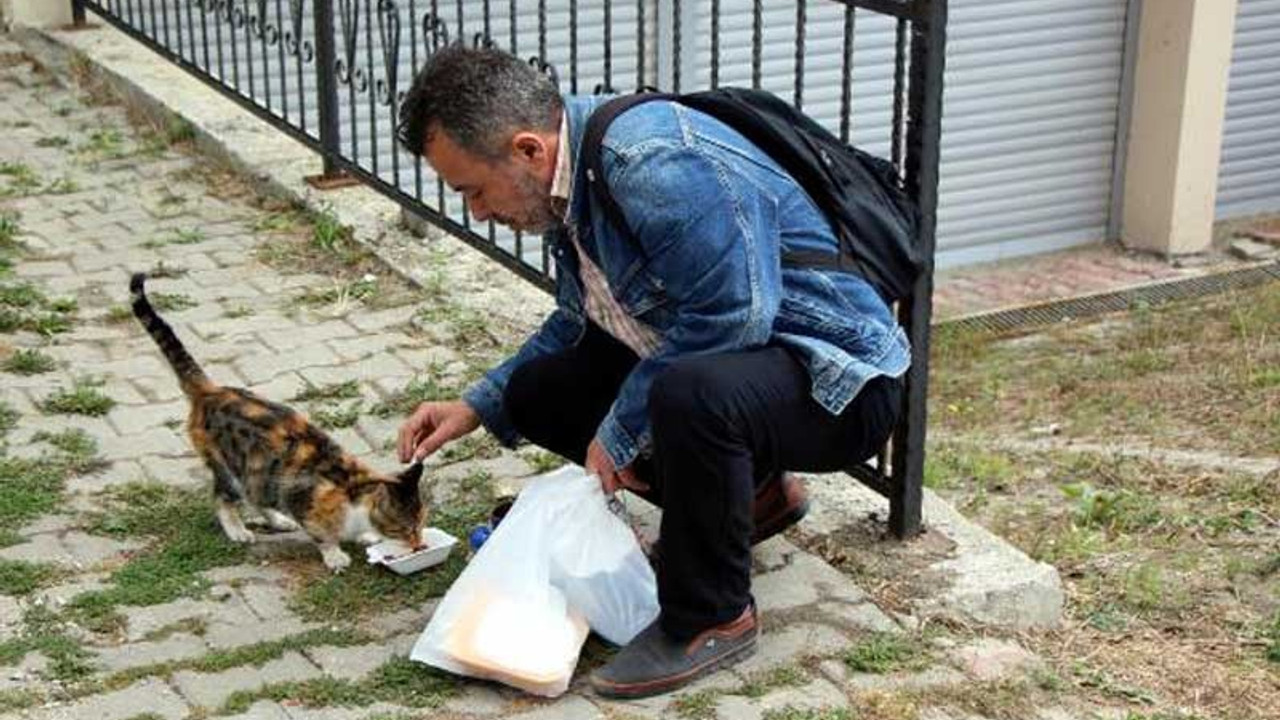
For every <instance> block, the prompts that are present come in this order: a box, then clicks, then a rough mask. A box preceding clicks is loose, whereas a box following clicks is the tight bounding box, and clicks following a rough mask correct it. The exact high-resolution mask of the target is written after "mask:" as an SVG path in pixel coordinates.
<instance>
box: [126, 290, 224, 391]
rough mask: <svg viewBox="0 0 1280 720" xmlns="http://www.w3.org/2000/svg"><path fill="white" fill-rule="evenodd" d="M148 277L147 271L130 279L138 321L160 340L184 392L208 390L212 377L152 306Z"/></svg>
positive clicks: (161, 349)
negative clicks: (148, 293)
mask: <svg viewBox="0 0 1280 720" xmlns="http://www.w3.org/2000/svg"><path fill="white" fill-rule="evenodd" d="M146 281H147V276H146V275H145V274H144V273H134V275H133V277H132V278H130V280H129V292H130V293H132V294H133V316H134V317H136V318H138V322H140V323H142V327H144V328H146V329H147V332H148V333H149V334H150V335H151V338H152V339H153V340H155V341H156V345H159V346H160V351H161V352H162V353H164V357H165V359H166V360H168V361H169V365H170V366H171V367H172V368H173V372H174V373H175V374H177V376H178V382H179V383H181V385H182V391H183V392H184V393H186V394H187V395H188V396H194V395H197V394H199V393H202V392H204V391H206V390H208V389H209V387H210V386H211V385H212V384H213V383H212V382H211V381H210V380H209V377H208V376H207V375H205V374H204V370H202V369H201V368H200V365H199V364H198V363H197V362H196V361H195V358H193V357H191V354H190V353H188V352H187V349H186V348H185V347H183V345H182V341H181V340H179V339H178V336H177V335H175V334H174V332H173V328H171V327H169V323H167V322H165V321H164V318H161V317H160V316H159V315H158V314H157V313H156V310H155V308H153V307H151V302H150V301H149V300H147V293H146V290H144V289H143V287H142V286H143V284H145V283H146Z"/></svg>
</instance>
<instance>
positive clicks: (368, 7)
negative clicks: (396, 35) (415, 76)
mask: <svg viewBox="0 0 1280 720" xmlns="http://www.w3.org/2000/svg"><path fill="white" fill-rule="evenodd" d="M375 1H376V0H365V3H364V54H365V60H364V66H365V68H366V70H367V72H368V73H369V77H370V79H371V80H372V79H373V76H374V67H376V66H375V65H374V64H373V17H372V11H373V3H374V2H375ZM356 12H360V7H359V5H358V4H357V6H356ZM458 22H459V23H461V22H462V19H461V18H459V19H458ZM458 35H459V37H461V36H462V33H458ZM376 87H377V85H376V81H375V82H374V85H372V86H370V87H369V158H370V161H369V167H370V168H372V169H373V174H374V176H375V177H376V176H377V175H378V99H377V95H378V93H377V90H376ZM355 111H356V109H355V108H354V107H352V108H351V124H352V125H354V124H355V121H356V112H355Z"/></svg>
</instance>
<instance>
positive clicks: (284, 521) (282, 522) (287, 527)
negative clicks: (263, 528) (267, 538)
mask: <svg viewBox="0 0 1280 720" xmlns="http://www.w3.org/2000/svg"><path fill="white" fill-rule="evenodd" d="M262 514H263V515H265V516H266V517H267V524H268V525H270V526H271V529H272V530H277V531H279V532H293V531H294V530H298V529H300V528H301V527H302V526H301V525H298V523H297V522H296V521H295V520H294V519H293V518H291V517H289V516H288V515H285V514H284V513H282V512H278V511H276V510H264V511H263V513H262Z"/></svg>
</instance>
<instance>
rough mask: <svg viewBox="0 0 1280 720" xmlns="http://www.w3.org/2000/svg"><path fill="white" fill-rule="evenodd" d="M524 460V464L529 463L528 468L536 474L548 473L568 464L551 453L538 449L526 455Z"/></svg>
mask: <svg viewBox="0 0 1280 720" xmlns="http://www.w3.org/2000/svg"><path fill="white" fill-rule="evenodd" d="M524 459H525V462H528V463H529V467H532V468H533V471H534V472H536V473H538V474H542V473H549V472H551V471H552V470H555V469H557V468H561V467H564V466H565V465H566V464H567V463H568V462H569V461H568V460H565V459H564V458H562V457H560V456H559V455H557V454H555V453H553V452H548V451H547V450H542V449H540V448H539V449H537V450H534V451H533V452H530V453H528V454H526V455H525V456H524Z"/></svg>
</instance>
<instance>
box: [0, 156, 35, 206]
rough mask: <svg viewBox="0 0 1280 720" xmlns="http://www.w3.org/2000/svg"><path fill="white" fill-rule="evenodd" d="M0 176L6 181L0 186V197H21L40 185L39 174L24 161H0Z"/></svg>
mask: <svg viewBox="0 0 1280 720" xmlns="http://www.w3.org/2000/svg"><path fill="white" fill-rule="evenodd" d="M0 177H3V178H4V179H5V180H6V181H7V182H6V183H5V186H4V187H0V198H5V197H23V196H25V195H30V194H32V193H33V192H35V190H36V189H37V188H39V187H40V176H39V175H36V172H35V171H34V170H32V169H31V166H30V165H27V164H26V163H20V162H0Z"/></svg>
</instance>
